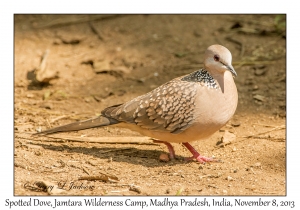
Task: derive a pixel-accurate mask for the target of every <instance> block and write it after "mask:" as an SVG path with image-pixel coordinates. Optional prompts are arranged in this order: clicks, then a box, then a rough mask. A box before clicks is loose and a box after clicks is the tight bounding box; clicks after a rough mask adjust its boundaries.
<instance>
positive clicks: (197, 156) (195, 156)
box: [182, 142, 217, 163]
mask: <svg viewBox="0 0 300 210" xmlns="http://www.w3.org/2000/svg"><path fill="white" fill-rule="evenodd" d="M182 144H183V145H184V146H185V147H186V148H187V149H188V150H189V151H190V152H191V153H192V154H193V156H192V157H189V158H186V159H185V160H188V161H189V160H193V159H196V160H197V161H198V162H200V163H206V162H215V161H217V160H216V159H214V158H207V157H204V156H202V155H200V154H199V153H198V152H197V151H196V150H195V148H194V147H192V145H190V144H189V143H187V142H184V143H182Z"/></svg>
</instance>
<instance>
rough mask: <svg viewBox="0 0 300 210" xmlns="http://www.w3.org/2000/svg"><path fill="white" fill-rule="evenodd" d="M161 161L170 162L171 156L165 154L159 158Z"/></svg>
mask: <svg viewBox="0 0 300 210" xmlns="http://www.w3.org/2000/svg"><path fill="white" fill-rule="evenodd" d="M159 160H160V161H162V162H169V161H170V158H169V155H167V154H165V153H162V154H160V156H159Z"/></svg>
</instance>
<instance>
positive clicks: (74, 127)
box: [35, 115, 119, 135]
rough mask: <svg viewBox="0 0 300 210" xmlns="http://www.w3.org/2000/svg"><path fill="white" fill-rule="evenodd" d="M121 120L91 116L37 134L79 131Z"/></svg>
mask: <svg viewBox="0 0 300 210" xmlns="http://www.w3.org/2000/svg"><path fill="white" fill-rule="evenodd" d="M117 123H119V121H117V120H115V119H112V118H108V117H104V116H102V115H101V116H99V117H96V118H91V119H88V120H83V121H78V122H74V123H70V124H67V125H62V126H59V127H56V128H51V129H49V130H45V131H42V132H39V133H35V135H36V134H43V135H46V134H51V133H57V132H67V131H78V130H84V129H89V128H95V127H102V126H106V125H112V124H117Z"/></svg>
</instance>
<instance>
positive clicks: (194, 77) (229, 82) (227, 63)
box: [36, 44, 238, 163]
mask: <svg viewBox="0 0 300 210" xmlns="http://www.w3.org/2000/svg"><path fill="white" fill-rule="evenodd" d="M231 62H232V55H231V53H230V51H229V50H228V49H227V48H226V47H224V46H222V45H218V44H214V45H211V46H209V47H208V48H207V49H206V51H205V53H204V62H203V68H201V69H199V70H196V71H194V72H192V73H190V74H187V75H183V76H180V77H177V78H174V79H172V80H170V81H169V82H166V83H165V84H162V85H161V86H159V87H157V88H155V89H153V90H152V91H150V92H148V93H146V94H144V95H141V96H138V97H136V98H133V99H132V100H130V101H127V102H125V103H122V104H117V105H113V106H109V107H107V108H105V109H103V110H102V111H101V115H99V116H97V117H93V118H91V119H88V120H83V121H77V122H74V123H70V124H67V125H63V126H59V127H55V128H51V129H49V130H45V131H41V132H38V133H36V134H44V135H47V134H52V133H56V132H69V131H77V130H83V129H89V128H96V127H103V126H110V125H118V126H120V127H124V128H128V129H130V130H133V131H137V132H139V133H140V134H142V135H145V136H149V137H152V138H153V139H155V140H154V142H156V143H163V144H165V145H166V146H167V148H168V150H169V157H170V159H171V160H173V159H174V158H175V151H174V148H173V146H172V144H171V143H182V145H184V146H185V147H186V148H187V149H188V150H189V151H190V152H191V153H192V157H188V158H186V159H187V160H193V159H195V160H196V161H198V162H200V163H206V162H213V161H216V159H215V158H210V157H205V156H202V155H200V154H199V153H198V152H197V151H196V149H195V148H194V147H193V146H192V145H191V144H190V143H189V142H192V141H198V140H204V139H207V138H209V137H210V136H212V135H213V134H214V133H215V132H216V131H218V130H219V129H220V128H222V127H223V126H224V125H225V124H226V123H227V122H228V121H229V120H230V119H231V117H232V116H233V115H234V113H235V111H236V108H237V104H238V92H237V88H236V85H235V82H234V77H237V73H236V71H235V69H234V68H233V66H232V64H231Z"/></svg>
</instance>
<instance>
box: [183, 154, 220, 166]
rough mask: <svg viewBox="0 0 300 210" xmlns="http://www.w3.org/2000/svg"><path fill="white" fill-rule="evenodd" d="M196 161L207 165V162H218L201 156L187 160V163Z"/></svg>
mask: <svg viewBox="0 0 300 210" xmlns="http://www.w3.org/2000/svg"><path fill="white" fill-rule="evenodd" d="M194 159H196V160H197V161H198V162H200V163H203V164H205V163H207V162H215V161H216V159H214V158H208V157H204V156H201V155H200V154H199V155H198V156H196V157H194V156H192V157H188V158H185V160H186V161H191V160H194Z"/></svg>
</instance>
